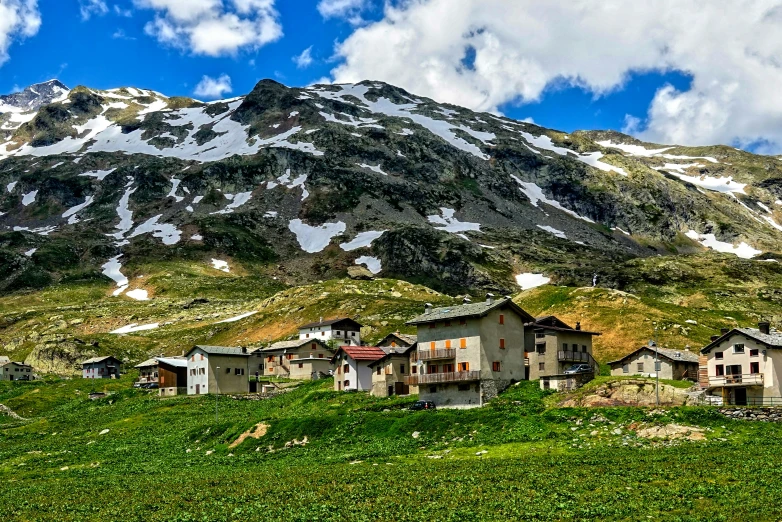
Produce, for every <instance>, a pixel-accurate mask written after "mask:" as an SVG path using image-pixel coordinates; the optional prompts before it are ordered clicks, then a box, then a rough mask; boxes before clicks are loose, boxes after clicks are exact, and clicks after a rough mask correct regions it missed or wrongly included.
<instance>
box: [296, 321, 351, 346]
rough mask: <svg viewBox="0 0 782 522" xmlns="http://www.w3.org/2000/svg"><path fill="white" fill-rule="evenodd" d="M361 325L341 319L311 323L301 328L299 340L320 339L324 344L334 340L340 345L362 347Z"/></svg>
mask: <svg viewBox="0 0 782 522" xmlns="http://www.w3.org/2000/svg"><path fill="white" fill-rule="evenodd" d="M361 326H362V325H361V324H360V323H357V322H356V321H354V320H353V319H349V318H347V317H341V318H338V319H329V320H326V321H324V320H323V319H322V318H321V320H320V321H318V322H316V323H309V324H305V325H304V326H301V327H300V328H299V339H300V340H302V341H304V340H314V339H318V340H320V341H323V342H324V343H326V342H328V341H329V340H331V339H334V340H335V341H336V342H337V343H338V344H340V345H353V346H361Z"/></svg>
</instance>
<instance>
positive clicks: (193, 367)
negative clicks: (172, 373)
mask: <svg viewBox="0 0 782 522" xmlns="http://www.w3.org/2000/svg"><path fill="white" fill-rule="evenodd" d="M249 357H250V354H249V353H247V349H246V348H229V347H225V346H202V345H198V346H195V347H193V349H192V350H190V351H189V352H188V353H187V355H186V358H187V394H188V395H203V394H206V393H217V394H229V393H249V391H250V381H249V368H248V359H249Z"/></svg>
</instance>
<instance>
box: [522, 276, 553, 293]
mask: <svg viewBox="0 0 782 522" xmlns="http://www.w3.org/2000/svg"><path fill="white" fill-rule="evenodd" d="M550 282H551V278H550V277H546V276H544V275H543V274H533V273H530V272H527V273H524V274H519V275H517V276H516V284H518V285H519V286H520V287H521V289H522V290H529V289H530V288H537V287H539V286H543V285H547V284H549V283H550Z"/></svg>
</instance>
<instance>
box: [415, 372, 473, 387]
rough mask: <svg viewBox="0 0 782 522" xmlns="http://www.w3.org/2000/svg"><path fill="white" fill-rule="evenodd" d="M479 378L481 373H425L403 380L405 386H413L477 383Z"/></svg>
mask: <svg viewBox="0 0 782 522" xmlns="http://www.w3.org/2000/svg"><path fill="white" fill-rule="evenodd" d="M480 378H481V372H479V371H471V372H452V373H426V374H422V375H411V376H409V377H407V378H406V379H405V381H407V384H411V385H413V386H415V385H418V384H440V383H443V382H465V381H477V380H480Z"/></svg>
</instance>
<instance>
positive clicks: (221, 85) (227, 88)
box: [193, 74, 233, 99]
mask: <svg viewBox="0 0 782 522" xmlns="http://www.w3.org/2000/svg"><path fill="white" fill-rule="evenodd" d="M232 90H233V88H232V87H231V77H230V76H228V75H227V74H221V75H220V77H219V78H212V77H210V76H206V75H204V76H203V77H202V78H201V81H200V82H198V85H196V88H195V91H193V94H195V95H196V96H199V97H201V98H209V99H213V98H220V97H221V96H223V95H224V94H228V93H230V92H231V91H232Z"/></svg>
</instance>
